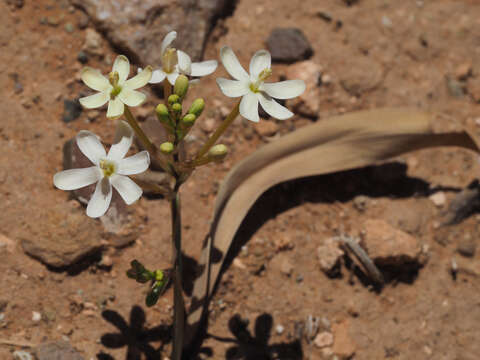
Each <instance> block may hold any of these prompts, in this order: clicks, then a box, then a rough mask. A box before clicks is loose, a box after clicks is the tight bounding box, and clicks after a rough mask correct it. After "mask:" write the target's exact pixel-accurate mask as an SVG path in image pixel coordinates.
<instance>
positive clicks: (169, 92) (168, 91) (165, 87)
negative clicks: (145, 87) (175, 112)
mask: <svg viewBox="0 0 480 360" xmlns="http://www.w3.org/2000/svg"><path fill="white" fill-rule="evenodd" d="M170 95H172V85H170V83H169V82H168V79H167V78H165V79H163V99H164V100H165V104H167V103H168V97H169V96H170Z"/></svg>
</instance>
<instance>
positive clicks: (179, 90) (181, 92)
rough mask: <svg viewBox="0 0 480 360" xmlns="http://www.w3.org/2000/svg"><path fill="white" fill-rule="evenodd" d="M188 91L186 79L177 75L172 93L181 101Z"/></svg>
mask: <svg viewBox="0 0 480 360" xmlns="http://www.w3.org/2000/svg"><path fill="white" fill-rule="evenodd" d="M187 91H188V78H187V77H186V76H185V75H182V74H180V75H178V77H177V80H175V85H174V86H173V93H174V94H175V95H178V96H179V97H180V99H183V98H184V97H185V95H186V94H187Z"/></svg>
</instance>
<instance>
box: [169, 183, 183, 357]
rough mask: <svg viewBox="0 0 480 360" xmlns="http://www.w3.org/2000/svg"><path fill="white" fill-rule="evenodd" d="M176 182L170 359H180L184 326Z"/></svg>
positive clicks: (173, 222) (180, 227)
mask: <svg viewBox="0 0 480 360" xmlns="http://www.w3.org/2000/svg"><path fill="white" fill-rule="evenodd" d="M179 187H180V186H179V185H178V183H177V184H176V185H175V188H174V190H173V196H172V197H171V200H170V208H171V211H172V240H173V249H174V251H173V257H174V264H175V265H174V266H175V273H174V291H173V292H174V323H173V326H174V331H173V350H172V360H180V359H181V358H182V349H183V337H184V328H185V305H184V302H183V293H182V272H183V264H182V234H181V231H182V224H181V214H180V194H179V193H178V190H179Z"/></svg>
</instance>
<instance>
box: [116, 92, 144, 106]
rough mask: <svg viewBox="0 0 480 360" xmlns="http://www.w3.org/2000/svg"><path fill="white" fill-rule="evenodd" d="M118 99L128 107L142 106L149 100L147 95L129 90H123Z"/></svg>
mask: <svg viewBox="0 0 480 360" xmlns="http://www.w3.org/2000/svg"><path fill="white" fill-rule="evenodd" d="M118 97H119V99H120V100H122V102H123V103H124V104H125V105H128V106H138V105H141V104H143V102H144V101H145V100H146V99H147V95H145V94H144V93H141V92H140V91H137V90H130V89H128V88H123V90H122V91H121V92H120V94H118Z"/></svg>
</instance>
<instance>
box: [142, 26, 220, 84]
mask: <svg viewBox="0 0 480 360" xmlns="http://www.w3.org/2000/svg"><path fill="white" fill-rule="evenodd" d="M176 38H177V32H176V31H171V32H169V33H168V34H167V35H166V36H165V38H164V39H163V41H162V46H161V49H160V51H161V54H162V67H161V68H160V69H157V70H154V71H153V73H152V78H151V80H150V83H151V84H157V83H160V82H162V81H163V80H164V79H165V78H167V79H168V82H169V83H170V84H172V85H175V80H177V77H178V75H180V74H184V75H187V76H193V77H199V76H205V75H209V74H211V73H213V72H214V71H215V69H216V68H217V61H216V60H207V61H202V62H197V63H192V59H191V58H190V56H188V55H187V54H186V53H184V52H183V51H181V50H177V49H174V48H172V47H170V45H171V44H172V42H173V41H174V40H175V39H176Z"/></svg>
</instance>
